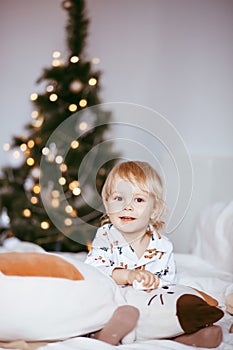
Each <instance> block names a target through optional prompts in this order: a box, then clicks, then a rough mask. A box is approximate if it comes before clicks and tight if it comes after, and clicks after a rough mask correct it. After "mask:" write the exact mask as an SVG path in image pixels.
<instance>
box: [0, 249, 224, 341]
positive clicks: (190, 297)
mask: <svg viewBox="0 0 233 350" xmlns="http://www.w3.org/2000/svg"><path fill="white" fill-rule="evenodd" d="M0 271H2V273H1V276H0V293H1V297H0V310H1V313H0V340H1V341H12V340H17V339H24V340H27V341H40V340H62V339H65V338H69V337H74V336H79V335H85V334H90V333H92V332H96V331H98V330H101V329H102V328H103V327H105V325H106V324H107V323H108V322H109V320H111V318H112V315H113V314H114V312H115V311H116V310H117V309H118V307H119V306H124V305H127V304H128V305H130V306H134V307H136V308H137V309H139V311H140V316H139V320H138V323H137V326H136V327H135V329H134V331H133V332H132V333H129V335H127V336H126V337H125V338H124V342H131V341H134V340H143V339H159V338H171V337H175V336H178V335H180V334H184V333H192V332H196V331H197V330H199V329H201V328H203V327H205V326H207V325H212V324H213V323H214V322H216V321H217V320H219V319H220V318H221V317H222V316H223V312H222V311H221V310H220V309H218V308H217V307H216V306H210V305H208V304H207V303H206V301H205V300H204V298H203V296H202V295H201V294H200V293H199V292H198V291H195V290H193V289H192V288H189V287H185V286H178V285H177V286H176V285H171V286H168V287H163V288H161V289H156V290H152V291H151V292H150V293H146V292H145V291H136V290H134V289H133V288H132V287H131V286H129V287H126V288H119V287H118V286H117V285H116V284H115V282H114V281H113V280H112V279H111V278H110V277H107V276H105V275H104V274H103V273H102V272H100V271H99V270H97V269H96V268H95V267H93V266H90V265H88V264H85V263H82V262H79V261H73V260H72V259H68V258H63V257H60V256H58V255H55V254H49V253H2V254H0ZM46 271H47V272H46ZM55 272H56V273H55ZM60 272H62V273H60ZM126 333H127V332H126Z"/></svg>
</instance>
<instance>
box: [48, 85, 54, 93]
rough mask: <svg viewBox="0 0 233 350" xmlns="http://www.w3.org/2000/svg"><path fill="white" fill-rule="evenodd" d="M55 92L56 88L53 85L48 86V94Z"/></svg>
mask: <svg viewBox="0 0 233 350" xmlns="http://www.w3.org/2000/svg"><path fill="white" fill-rule="evenodd" d="M53 90H54V86H53V85H48V86H47V87H46V91H47V92H52V91H53Z"/></svg>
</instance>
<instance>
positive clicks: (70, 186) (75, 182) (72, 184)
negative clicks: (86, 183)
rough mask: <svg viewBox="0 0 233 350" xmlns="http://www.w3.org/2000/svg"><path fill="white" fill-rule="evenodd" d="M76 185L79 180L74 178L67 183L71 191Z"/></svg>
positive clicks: (77, 185)
mask: <svg viewBox="0 0 233 350" xmlns="http://www.w3.org/2000/svg"><path fill="white" fill-rule="evenodd" d="M76 187H79V182H78V181H77V180H74V181H72V182H70V183H69V189H70V190H71V191H73V190H74V189H75V188H76Z"/></svg>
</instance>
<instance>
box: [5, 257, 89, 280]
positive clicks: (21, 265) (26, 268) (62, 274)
mask: <svg viewBox="0 0 233 350" xmlns="http://www.w3.org/2000/svg"><path fill="white" fill-rule="evenodd" d="M0 271H1V272H2V273H3V274H4V275H10V276H41V277H57V278H66V279H70V280H83V279H84V278H83V276H82V274H81V273H80V272H79V270H77V269H76V267H75V266H74V265H72V264H71V263H69V262H68V261H66V260H64V259H62V258H60V257H59V256H57V255H53V254H49V253H37V252H26V253H25V252H10V253H1V254H0Z"/></svg>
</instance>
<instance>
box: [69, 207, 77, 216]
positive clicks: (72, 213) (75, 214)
mask: <svg viewBox="0 0 233 350" xmlns="http://www.w3.org/2000/svg"><path fill="white" fill-rule="evenodd" d="M77 214H78V213H77V210H75V209H73V210H72V212H71V213H70V215H71V216H72V217H73V218H75V217H76V216H77Z"/></svg>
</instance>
